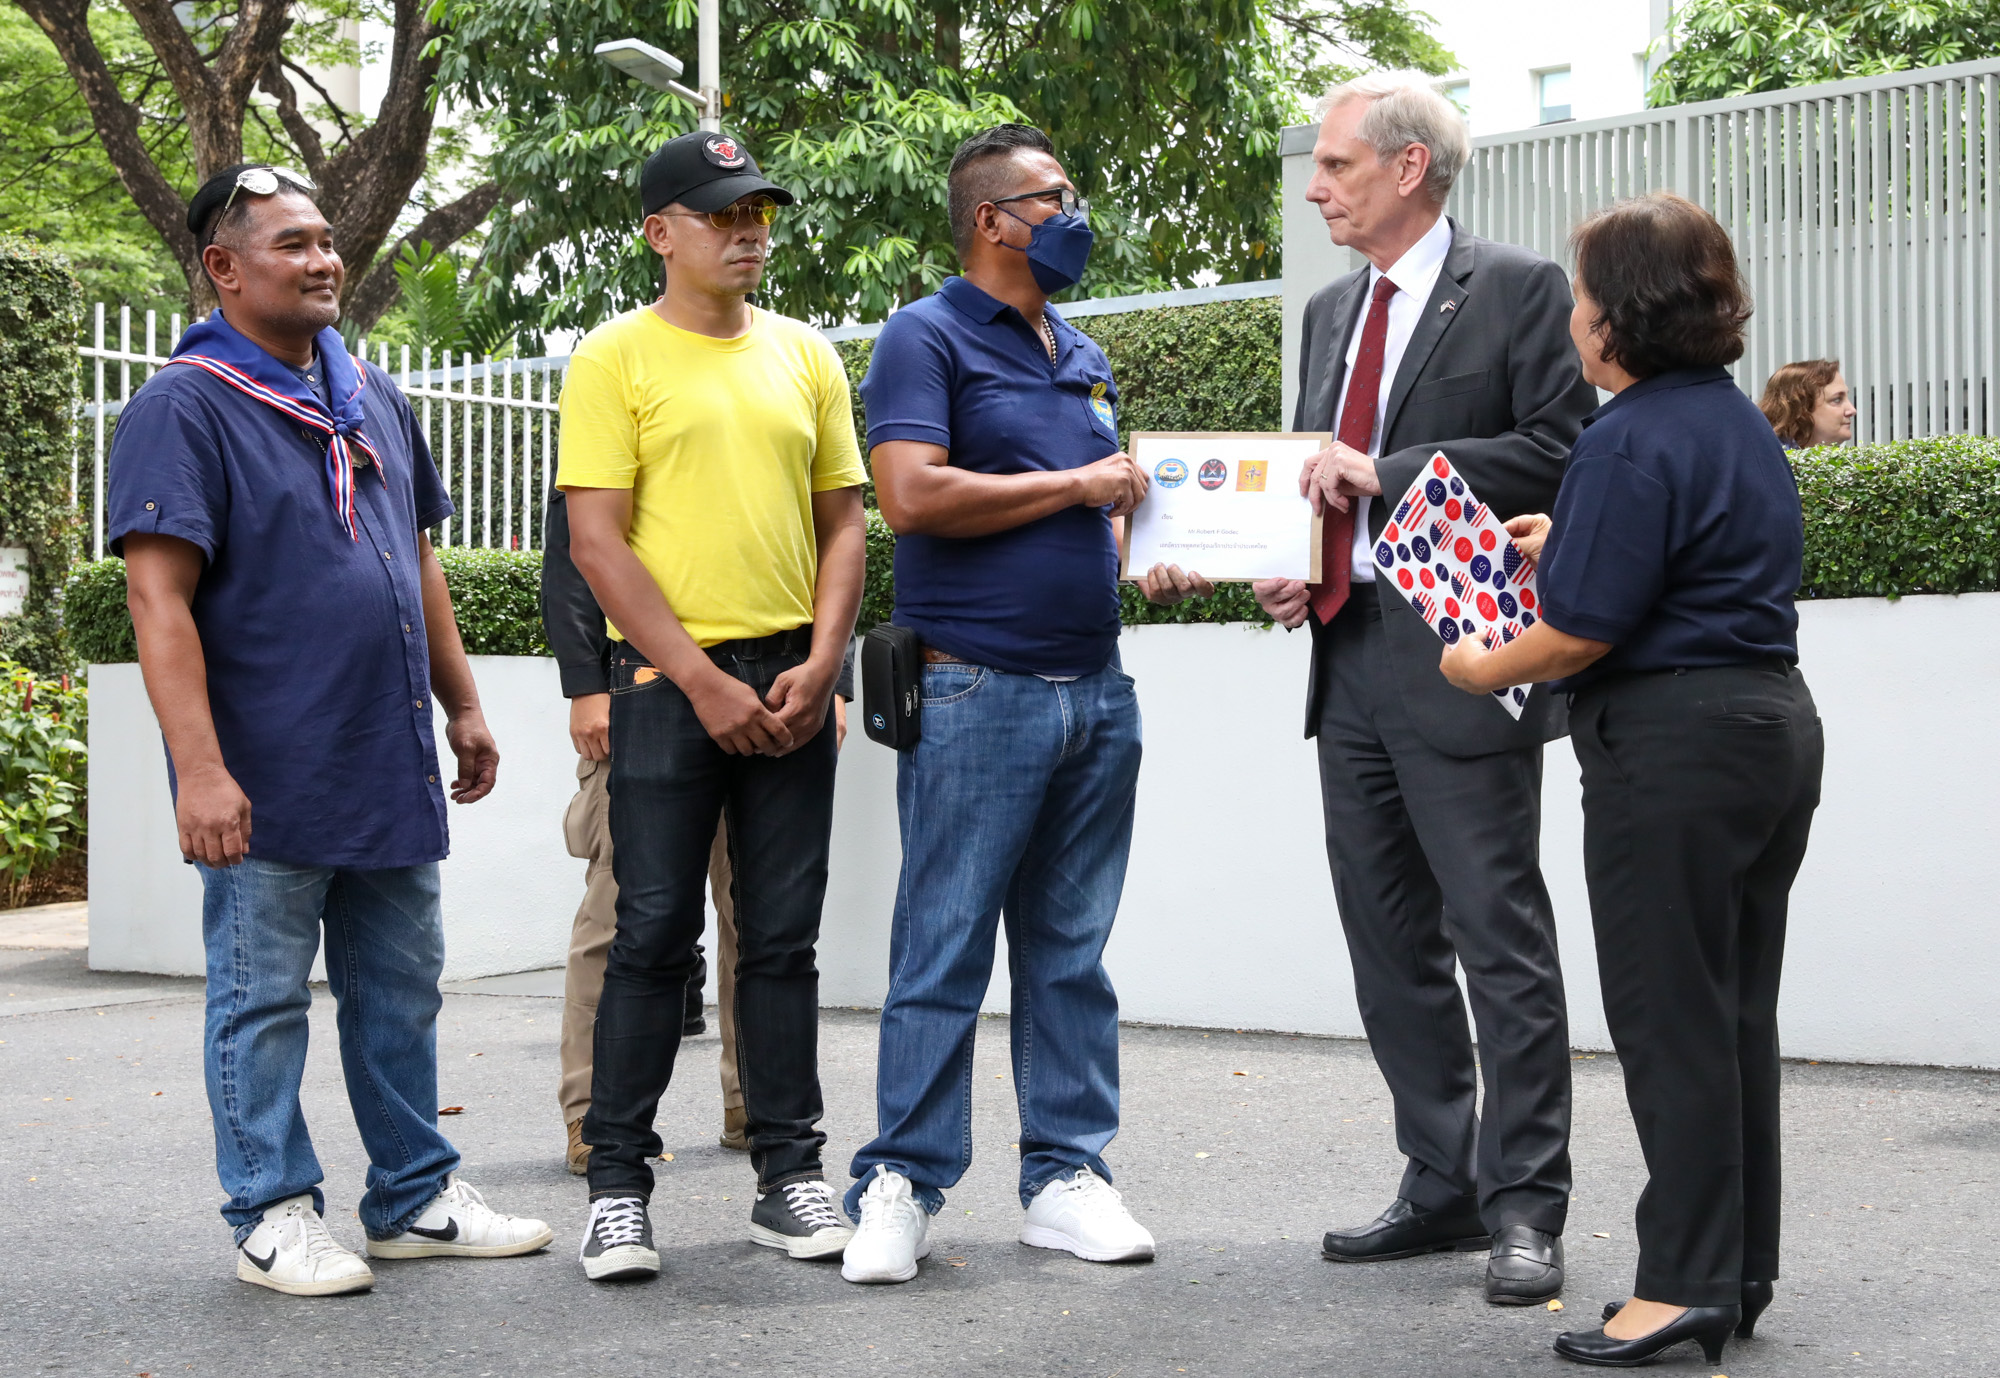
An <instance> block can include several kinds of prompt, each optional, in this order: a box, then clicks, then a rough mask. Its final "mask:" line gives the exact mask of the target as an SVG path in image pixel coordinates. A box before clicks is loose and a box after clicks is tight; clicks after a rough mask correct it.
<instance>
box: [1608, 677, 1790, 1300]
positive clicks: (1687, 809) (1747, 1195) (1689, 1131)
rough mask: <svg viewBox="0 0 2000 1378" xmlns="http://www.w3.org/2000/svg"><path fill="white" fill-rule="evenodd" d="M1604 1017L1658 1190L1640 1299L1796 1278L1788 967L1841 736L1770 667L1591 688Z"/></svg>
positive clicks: (1642, 1250)
mask: <svg viewBox="0 0 2000 1378" xmlns="http://www.w3.org/2000/svg"><path fill="white" fill-rule="evenodd" d="M1570 730H1571V732H1572V733H1573V734H1574V737H1575V741H1576V754H1577V759H1578V760H1579V761H1580V762H1581V763H1582V766H1583V860H1584V871H1585V875H1586V878H1587V880H1588V881H1589V885H1590V914H1591V923H1592V925H1593V927H1594V928H1595V931H1596V934H1597V968H1598V974H1599V976H1600V978H1601V979H1602V981H1603V983H1604V1013H1605V1017H1606V1019H1607V1020H1608V1022H1609V1023H1610V1026H1611V1040H1612V1043H1613V1045H1614V1046H1615V1047H1616V1048H1617V1050H1618V1057H1619V1060H1620V1062H1621V1063H1622V1065H1623V1067H1624V1071H1625V1094H1626V1098H1627V1099H1628V1100H1629V1101H1630V1103H1631V1106H1632V1119H1633V1121H1634V1123H1635V1124H1636V1126H1637V1128H1638V1131H1639V1146H1640V1148H1641V1150H1642V1151H1643V1152H1644V1153H1645V1156H1646V1169H1647V1172H1648V1173H1649V1174H1650V1177H1651V1180H1650V1181H1649V1182H1648V1183H1647V1185H1646V1189H1645V1191H1644V1192H1642V1193H1641V1194H1640V1197H1639V1209H1638V1235H1639V1276H1638V1279H1637V1283H1636V1285H1635V1287H1634V1295H1636V1296H1640V1297H1644V1298H1646V1299H1647V1300H1648V1301H1658V1302H1666V1303H1669V1304H1671V1305H1675V1306H1727V1305H1732V1304H1734V1303H1735V1301H1736V1300H1737V1298H1738V1296H1739V1295H1740V1293H1741V1288H1742V1284H1743V1281H1744V1280H1745V1279H1749V1280H1752V1281H1769V1280H1772V1279H1774V1278H1776V1277H1777V1276H1778V1209H1779V1182H1780V1176H1779V1148H1778V974H1779V969H1780V967H1781V966H1782V965H1783V960H1784V951H1785V912H1786V908H1787V905H1788V903H1789V900H1790V895H1791V888H1792V879H1793V877H1795V876H1796V875H1797V874H1798V871H1799V862H1800V861H1801V860H1802V859H1803V858H1804V856H1805V852H1806V837H1807V834H1808V832H1809V830H1810V829H1811V827H1812V815H1813V810H1814V808H1816V807H1817V806H1818V804H1819V786H1820V769H1821V766H1822V764H1823V762H1824V759H1825V744H1824V741H1823V739H1822V736H1821V732H1820V722H1819V711H1818V709H1817V708H1815V707H1814V705H1813V700H1812V694H1811V692H1810V691H1809V690H1808V689H1807V688H1806V683H1805V680H1804V678H1803V677H1802V676H1801V675H1800V674H1799V672H1798V671H1797V670H1796V669H1792V668H1790V667H1789V666H1786V665H1784V664H1782V663H1781V662H1777V661H1772V662H1769V663H1767V664H1764V665H1759V666H1750V665H1741V666H1728V667H1725V668H1720V669H1700V670H1673V671H1666V672H1661V673H1656V674H1643V675H1640V674H1633V675H1623V676H1618V677H1615V678H1613V679H1611V680H1609V681H1607V682H1605V683H1603V684H1601V685H1595V686H1591V687H1589V688H1586V689H1585V690H1584V691H1583V692H1581V693H1579V694H1577V695H1576V696H1575V698H1574V700H1573V702H1572V707H1571V712H1570Z"/></svg>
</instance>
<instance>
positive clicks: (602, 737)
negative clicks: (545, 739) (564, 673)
mask: <svg viewBox="0 0 2000 1378" xmlns="http://www.w3.org/2000/svg"><path fill="white" fill-rule="evenodd" d="M569 741H570V745H571V746H573V747H575V748H576V754H577V755H579V756H581V757H583V759H584V760H586V761H604V760H609V759H610V757H611V695H609V694H578V695H577V696H576V697H575V698H573V699H571V700H570V701H569Z"/></svg>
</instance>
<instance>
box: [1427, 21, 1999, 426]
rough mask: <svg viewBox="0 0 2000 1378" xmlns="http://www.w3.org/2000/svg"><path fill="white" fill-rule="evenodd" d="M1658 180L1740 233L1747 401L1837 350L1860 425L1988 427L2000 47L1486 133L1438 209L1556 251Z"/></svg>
mask: <svg viewBox="0 0 2000 1378" xmlns="http://www.w3.org/2000/svg"><path fill="white" fill-rule="evenodd" d="M1660 188H1667V189H1671V190H1673V191H1677V192H1679V193H1680V194H1681V195H1683V196H1686V197H1687V198H1688V199H1690V200H1692V201H1694V202H1696V203H1697V204H1699V205H1701V206H1704V207H1706V208H1707V209H1708V210H1709V211H1710V212H1711V213H1712V214H1713V215H1714V216H1715V217H1716V218H1717V219H1718V220H1720V221H1721V222H1722V224H1723V226H1724V227H1725V228H1726V229H1728V231H1729V233H1730V236H1731V237H1732V238H1733V239H1734V240H1735V243H1736V253H1737V257H1738V260H1739V261H1740V263H1741V265H1742V267H1743V271H1744V274H1745V276H1746V278H1747V279H1748V281H1749V284H1750V289H1751V292H1752V294H1753V295H1754V297H1755V300H1756V308H1757V309H1756V314H1755V315H1754V316H1753V317H1752V318H1751V322H1750V335H1749V341H1748V346H1749V347H1748V350H1747V352H1746V353H1745V354H1744V356H1743V359H1742V361H1741V362H1740V363H1739V364H1738V365H1737V366H1736V375H1737V379H1738V381H1739V382H1740V383H1741V384H1742V385H1743V386H1744V388H1745V390H1746V391H1748V392H1749V393H1750V394H1751V395H1752V396H1753V397H1754V396H1756V395H1758V393H1759V392H1760V391H1761V389H1762V386H1763V381H1764V379H1765V378H1767V377H1769V376H1770V374H1771V372H1772V370H1773V369H1775V368H1777V367H1778V366H1779V365H1780V364H1783V363H1786V362H1788V361H1790V360H1794V359H1804V358H1816V357H1827V356H1833V357H1838V358H1839V359H1840V360H1841V361H1842V363H1843V365H1844V367H1845V370H1846V374H1847V379H1848V382H1849V383H1850V385H1852V387H1853V389H1854V393H1855V404H1856V406H1858V407H1859V408H1860V411H1861V414H1860V416H1859V417H1858V418H1857V419H1856V423H1857V424H1856V438H1857V439H1860V440H1898V439H1904V438H1907V437H1911V436H1923V435H1940V434H1949V433H1968V432H1969V433H1974V434H1986V435H1993V434H2000V258H1996V251H2000V60H1989V61H1982V62H1967V63H1960V64H1957V65H1955V66H1950V67H1933V68H1927V69H1922V70H1917V71H1907V72H1896V73H1892V74H1890V75H1887V76H1881V77H1868V78H1862V79H1859V80H1855V81H1843V82H1833V83H1829V84H1826V85H1823V86H1808V87H1799V88H1796V89H1793V90H1789V91H1772V92H1767V93H1765V94H1762V95H1755V96H1743V97H1739V98H1736V99H1732V100H1722V101H1709V102H1703V103H1700V104H1694V105H1681V106H1669V107H1664V108H1661V109H1657V110H1647V111H1643V112H1641V113H1639V114H1636V115H1624V116H1618V117H1615V118H1611V119H1602V120H1588V121H1582V122H1576V123H1563V124H1557V125H1546V126H1542V127H1540V128H1536V129H1530V130H1523V131H1520V132H1518V133H1510V134H1497V135H1489V136H1486V137H1483V138H1479V139H1475V140H1474V141H1473V151H1472V161H1471V162H1470V163H1469V164H1468V165H1467V167H1466V169H1465V172H1464V173H1463V175H1461V177H1460V178H1459V182H1458V185H1457V187H1456V189H1455V190H1454V192H1453V194H1452V199H1451V203H1450V210H1451V213H1452V214H1453V215H1455V216H1457V217H1458V219H1459V221H1460V223H1461V224H1463V225H1465V227H1466V228H1467V229H1469V230H1471V231H1473V232H1474V233H1475V234H1480V235H1484V236H1486V237H1487V238H1489V239H1496V240H1504V241H1507V242H1510V243H1515V244H1523V245H1526V246H1527V247H1529V248H1532V249H1534V250H1536V251H1538V252H1540V253H1543V254H1547V255H1548V256H1550V257H1551V258H1554V259H1557V260H1558V261H1561V262H1565V263H1567V262H1568V254H1567V245H1566V240H1567V238H1568V235H1569V232H1570V230H1571V229H1572V228H1573V227H1574V226H1575V225H1576V224H1577V223H1578V222H1579V221H1580V220H1582V219H1583V218H1584V217H1585V216H1586V215H1588V214H1589V213H1590V212H1591V211H1593V210H1595V209H1597V208H1598V207H1600V206H1604V205H1607V204H1609V203H1610V202H1612V201H1615V200H1617V199H1619V198H1621V197H1626V196H1633V195H1638V194H1641V193H1644V192H1648V191H1653V190H1656V189H1660Z"/></svg>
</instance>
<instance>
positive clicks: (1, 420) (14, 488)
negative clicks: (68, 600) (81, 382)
mask: <svg viewBox="0 0 2000 1378" xmlns="http://www.w3.org/2000/svg"><path fill="white" fill-rule="evenodd" d="M82 321H83V293H82V289H81V288H79V287H78V286H77V283H76V279H75V278H74V277H73V276H71V274H70V270H69V262H68V260H67V259H65V258H63V257H62V256H61V255H60V254H57V253H54V252H52V251H50V250H48V249H46V248H43V247H42V246H41V245H39V244H34V243H31V242H29V241H28V240H24V239H15V238H11V237H8V236H4V235H0V544H4V545H10V546H21V547H24V548H25V549H26V550H27V552H28V601H27V606H26V607H25V608H24V609H23V610H22V612H21V613H20V614H19V615H18V616H15V617H10V618H7V619H5V620H4V621H0V657H3V658H5V659H8V660H13V661H18V662H20V663H21V664H23V665H26V666H28V667H29V668H30V669H33V670H35V671H37V672H39V673H41V674H44V675H59V674H61V673H62V672H63V671H65V670H67V669H68V668H69V665H70V653H69V648H68V647H67V646H66V645H64V642H63V627H62V616H61V600H60V597H59V595H60V592H61V590H62V586H63V580H64V579H65V578H66V577H68V575H69V571H70V568H71V567H72V566H73V565H74V564H75V563H76V561H77V559H78V557H79V556H80V555H81V554H82V548H83V542H82V536H83V520H82V518H81V516H79V515H78V513H77V510H76V509H75V508H74V507H73V506H72V505H71V503H70V481H71V479H72V477H73V475H72V466H73V464H74V463H75V456H76V448H75V439H74V427H75V425H76V412H75V407H76V380H77V357H78V356H77V344H76V342H77V336H78V332H79V330H80V329H81V326H82Z"/></svg>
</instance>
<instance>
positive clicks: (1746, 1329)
mask: <svg viewBox="0 0 2000 1378" xmlns="http://www.w3.org/2000/svg"><path fill="white" fill-rule="evenodd" d="M1773 1295H1774V1294H1773V1291H1772V1288H1771V1284H1770V1283H1768V1282H1746V1283H1744V1284H1743V1323H1742V1324H1741V1325H1739V1326H1737V1327H1736V1338H1737V1339H1739V1340H1754V1339H1755V1338H1757V1318H1758V1317H1759V1316H1761V1315H1763V1314H1764V1309H1765V1308H1766V1307H1768V1306H1769V1305H1770V1304H1771V1298H1772V1296H1773ZM1624 1305H1625V1303H1624V1302H1622V1301H1607V1302H1606V1303H1604V1319H1605V1320H1607V1321H1608V1320H1610V1319H1611V1318H1612V1317H1613V1316H1615V1315H1617V1314H1618V1312H1619V1310H1620V1309H1621V1308H1622V1307H1623V1306H1624Z"/></svg>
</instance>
